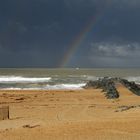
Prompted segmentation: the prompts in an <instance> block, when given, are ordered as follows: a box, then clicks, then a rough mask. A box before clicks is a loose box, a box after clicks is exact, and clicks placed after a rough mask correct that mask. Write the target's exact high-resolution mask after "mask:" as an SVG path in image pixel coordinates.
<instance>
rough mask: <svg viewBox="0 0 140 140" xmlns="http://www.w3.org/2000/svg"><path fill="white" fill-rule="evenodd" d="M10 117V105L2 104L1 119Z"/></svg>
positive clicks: (0, 107) (0, 108)
mask: <svg viewBox="0 0 140 140" xmlns="http://www.w3.org/2000/svg"><path fill="white" fill-rule="evenodd" d="M6 119H9V106H0V120H6Z"/></svg>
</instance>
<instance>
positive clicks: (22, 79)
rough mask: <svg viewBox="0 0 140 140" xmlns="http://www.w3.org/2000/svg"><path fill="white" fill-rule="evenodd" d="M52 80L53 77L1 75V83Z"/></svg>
mask: <svg viewBox="0 0 140 140" xmlns="http://www.w3.org/2000/svg"><path fill="white" fill-rule="evenodd" d="M50 80H51V77H44V78H37V77H35V78H33V77H22V76H0V83H38V82H48V81H50Z"/></svg>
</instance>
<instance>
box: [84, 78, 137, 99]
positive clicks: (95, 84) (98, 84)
mask: <svg viewBox="0 0 140 140" xmlns="http://www.w3.org/2000/svg"><path fill="white" fill-rule="evenodd" d="M116 83H120V84H122V85H124V86H125V87H126V88H128V89H129V90H130V91H132V92H133V93H134V94H136V95H138V96H140V85H137V84H136V83H135V82H129V81H128V80H126V79H121V78H109V77H104V78H100V79H98V80H96V81H89V82H87V84H86V85H85V86H84V88H85V89H90V88H100V89H102V91H103V92H104V93H105V96H106V97H107V99H115V98H119V92H118V91H117V89H116Z"/></svg>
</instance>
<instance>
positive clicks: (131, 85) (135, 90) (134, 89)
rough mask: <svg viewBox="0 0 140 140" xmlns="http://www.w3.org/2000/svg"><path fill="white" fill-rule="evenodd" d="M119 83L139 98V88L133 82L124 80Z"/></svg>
mask: <svg viewBox="0 0 140 140" xmlns="http://www.w3.org/2000/svg"><path fill="white" fill-rule="evenodd" d="M120 82H121V83H122V84H123V85H124V86H125V87H127V88H128V89H129V90H130V91H132V92H133V93H134V94H136V95H138V96H140V86H139V85H137V84H136V83H135V82H129V81H128V80H125V79H121V80H120Z"/></svg>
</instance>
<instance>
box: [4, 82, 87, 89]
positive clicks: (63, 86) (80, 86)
mask: <svg viewBox="0 0 140 140" xmlns="http://www.w3.org/2000/svg"><path fill="white" fill-rule="evenodd" d="M83 86H85V83H81V84H56V85H47V86H43V87H30V88H27V87H25V88H16V87H9V88H2V90H80V89H83Z"/></svg>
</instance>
